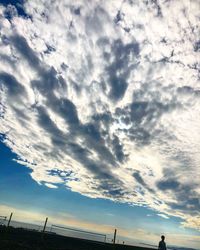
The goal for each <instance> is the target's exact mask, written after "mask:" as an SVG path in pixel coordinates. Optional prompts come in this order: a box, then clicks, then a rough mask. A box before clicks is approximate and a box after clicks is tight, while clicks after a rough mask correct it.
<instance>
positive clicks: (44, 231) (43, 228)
mask: <svg viewBox="0 0 200 250" xmlns="http://www.w3.org/2000/svg"><path fill="white" fill-rule="evenodd" d="M47 221H48V217H46V220H45V223H44V227H43V230H42V232H43V233H44V232H45V229H46V225H47Z"/></svg>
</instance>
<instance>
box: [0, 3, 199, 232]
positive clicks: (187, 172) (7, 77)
mask: <svg viewBox="0 0 200 250" xmlns="http://www.w3.org/2000/svg"><path fill="white" fill-rule="evenodd" d="M159 4H160V5H156V4H155V3H154V4H153V3H152V4H150V2H149V4H147V5H146V1H144V2H143V1H138V2H137V3H136V2H135V3H133V4H131V3H130V2H128V1H127V2H126V1H125V2H119V1H93V2H92V3H91V1H84V2H83V1H76V3H74V5H72V4H71V3H70V1H69V2H68V1H65V2H64V1H59V2H54V3H50V2H46V1H39V0H38V1H27V2H26V3H25V6H24V7H25V11H26V13H27V14H28V15H30V16H31V18H23V17H22V16H17V15H16V13H15V14H14V15H13V17H12V18H11V20H7V19H6V17H5V16H4V14H3V13H4V11H5V8H4V7H3V6H1V7H0V25H1V43H0V47H1V63H0V98H1V99H0V111H1V113H0V119H1V121H0V132H1V133H2V134H4V135H5V139H4V142H5V143H6V144H7V146H9V147H10V148H11V149H12V150H13V151H14V152H15V153H16V154H17V155H18V157H19V159H17V161H18V162H19V163H21V164H24V165H26V166H27V167H29V168H30V169H32V173H31V176H32V178H33V179H34V180H36V181H37V182H38V183H44V184H45V185H46V186H48V187H51V188H53V187H56V184H63V185H66V186H67V187H69V188H71V190H73V191H76V192H79V193H81V194H83V195H87V196H89V197H101V198H109V199H113V200H117V201H120V202H128V203H131V204H137V205H148V206H149V207H151V208H153V209H155V210H157V211H158V212H159V214H162V215H165V216H171V215H176V216H178V217H181V218H182V219H184V220H185V223H183V225H184V226H191V227H193V228H196V229H199V225H200V223H199V206H200V203H199V202H200V201H199V194H200V186H199V179H200V175H199V163H200V152H199V149H200V136H199V135H200V127H199V122H200V115H199V105H200V89H199V87H198V81H199V78H198V60H197V54H198V53H199V47H198V46H199V45H198V44H199V41H198V25H197V24H198V1H186V0H185V1H182V2H180V1H173V2H171V1H170V2H166V1H165V2H161V3H159ZM9 8H10V7H9ZM133 13H134V14H133ZM140 13H142V14H140ZM166 214H167V215H166ZM191 217H192V218H193V220H191Z"/></svg>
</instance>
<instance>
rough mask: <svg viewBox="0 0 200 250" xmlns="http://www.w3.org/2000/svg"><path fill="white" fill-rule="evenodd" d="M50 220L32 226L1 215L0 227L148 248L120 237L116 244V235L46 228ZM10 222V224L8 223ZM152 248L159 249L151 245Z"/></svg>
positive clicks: (56, 226) (57, 227) (55, 226)
mask: <svg viewBox="0 0 200 250" xmlns="http://www.w3.org/2000/svg"><path fill="white" fill-rule="evenodd" d="M47 220H48V218H46V221H45V223H44V222H42V223H40V225H39V224H32V223H25V222H19V221H15V220H11V217H10V219H9V216H4V215H0V226H6V227H7V226H8V224H9V226H10V227H13V228H21V229H26V230H31V231H36V232H43V233H46V234H55V235H61V236H65V237H70V238H78V239H84V240H90V241H94V242H99V243H110V244H114V243H116V244H123V245H124V244H125V245H130V246H131V245H132V246H133V245H134V246H140V247H146V245H145V244H143V243H137V242H134V241H132V240H128V239H122V238H121V237H120V236H119V237H118V238H117V239H116V242H114V237H113V236H114V235H112V234H107V235H106V234H102V233H97V232H90V231H86V230H83V229H79V228H71V227H65V226H61V225H54V224H52V225H51V226H46V222H47ZM8 222H9V223H8ZM150 248H157V247H154V246H152V245H151V247H150Z"/></svg>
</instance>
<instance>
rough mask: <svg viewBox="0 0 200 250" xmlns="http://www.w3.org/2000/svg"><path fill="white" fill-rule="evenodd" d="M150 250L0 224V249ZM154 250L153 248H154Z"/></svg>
mask: <svg viewBox="0 0 200 250" xmlns="http://www.w3.org/2000/svg"><path fill="white" fill-rule="evenodd" d="M145 249H148V250H151V249H150V248H142V247H133V246H126V245H119V244H116V245H113V244H109V243H101V242H95V241H90V240H83V239H77V238H71V237H65V236H61V235H57V234H46V233H45V234H42V233H41V232H37V231H30V230H25V229H19V228H12V227H9V228H6V227H2V226H0V250H145ZM154 250H155V249H154Z"/></svg>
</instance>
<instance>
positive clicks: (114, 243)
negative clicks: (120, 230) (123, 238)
mask: <svg viewBox="0 0 200 250" xmlns="http://www.w3.org/2000/svg"><path fill="white" fill-rule="evenodd" d="M116 234H117V229H115V232H114V239H113V244H115V241H116Z"/></svg>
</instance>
